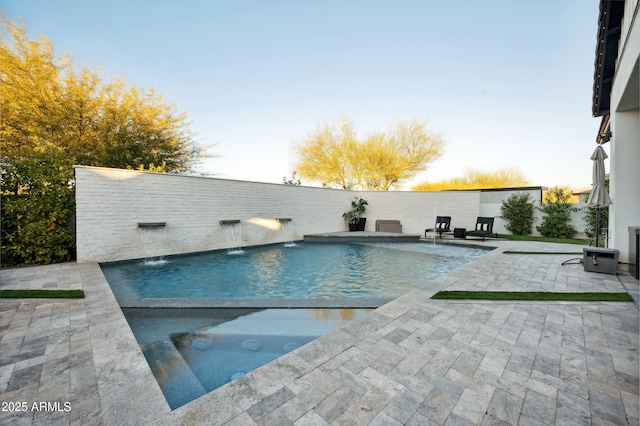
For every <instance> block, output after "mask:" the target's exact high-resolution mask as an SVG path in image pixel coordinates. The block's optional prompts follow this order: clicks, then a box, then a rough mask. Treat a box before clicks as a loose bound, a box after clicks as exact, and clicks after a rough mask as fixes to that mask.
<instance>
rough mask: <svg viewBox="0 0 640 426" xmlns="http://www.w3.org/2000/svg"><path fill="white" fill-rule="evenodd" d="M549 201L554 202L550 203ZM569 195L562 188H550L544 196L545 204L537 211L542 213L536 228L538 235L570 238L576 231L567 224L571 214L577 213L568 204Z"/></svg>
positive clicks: (575, 209)
mask: <svg viewBox="0 0 640 426" xmlns="http://www.w3.org/2000/svg"><path fill="white" fill-rule="evenodd" d="M551 200H554V201H553V202H551ZM568 201H569V195H567V194H566V193H565V192H563V190H562V188H557V187H556V188H551V189H549V191H547V193H546V194H545V203H544V204H541V205H540V206H539V207H538V209H539V210H540V211H541V212H542V213H543V217H542V223H541V224H540V225H539V226H536V229H537V230H538V232H540V234H542V235H543V236H545V237H551V238H571V237H573V236H574V235H575V234H577V233H578V231H576V230H575V228H574V227H573V226H571V225H570V224H569V222H570V221H571V212H574V211H578V209H577V208H575V207H573V206H572V205H571V204H569V203H568Z"/></svg>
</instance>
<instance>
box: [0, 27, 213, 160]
mask: <svg viewBox="0 0 640 426" xmlns="http://www.w3.org/2000/svg"><path fill="white" fill-rule="evenodd" d="M0 63H1V64H2V73H1V74H0V90H1V94H2V96H0V114H1V116H2V121H1V125H0V139H1V145H0V148H1V149H2V155H3V157H4V158H5V159H7V158H9V159H11V158H27V157H31V156H34V155H35V156H37V155H42V154H47V153H50V152H52V151H59V152H62V153H63V154H64V155H65V156H67V157H69V158H72V159H73V161H74V162H75V163H76V164H83V165H93V166H105V167H116V168H133V169H137V168H139V167H140V166H141V165H142V166H146V165H148V164H149V163H154V164H162V163H163V162H165V163H166V170H167V171H169V172H170V171H186V170H189V169H190V168H191V167H192V166H193V163H194V160H197V159H198V158H199V157H200V156H201V155H202V153H203V152H202V149H201V148H200V147H199V146H198V145H197V144H196V143H195V142H194V140H193V134H192V133H191V132H190V130H189V124H190V123H189V122H188V121H187V116H186V114H185V113H180V112H178V111H177V110H176V107H175V106H174V105H172V104H169V103H166V102H164V100H163V99H162V96H160V95H157V94H156V93H155V91H154V90H153V89H139V88H138V87H136V86H135V85H133V86H131V87H127V86H126V84H125V83H124V81H122V80H120V79H114V80H112V81H103V79H102V77H101V75H100V74H99V73H98V72H96V71H94V70H91V69H88V68H78V69H76V68H74V66H73V59H72V57H71V55H70V54H65V55H62V56H61V57H57V56H56V54H55V51H54V48H53V45H52V44H51V42H50V41H49V40H48V39H47V38H46V37H43V36H40V37H39V38H38V39H35V40H29V39H28V38H27V35H26V31H25V27H24V25H21V24H17V23H15V22H13V21H12V20H11V19H9V17H8V16H6V15H3V16H2V41H1V44H0Z"/></svg>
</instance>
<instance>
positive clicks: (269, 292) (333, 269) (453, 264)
mask: <svg viewBox="0 0 640 426" xmlns="http://www.w3.org/2000/svg"><path fill="white" fill-rule="evenodd" d="M485 252H486V250H485V249H482V248H477V249H476V248H469V247H456V246H451V245H442V244H428V243H377V244H342V243H331V244H323V243H299V244H297V245H295V246H290V245H288V246H284V245H270V246H261V247H253V248H248V249H244V250H243V251H242V253H241V254H229V253H227V252H225V251H218V252H211V253H206V254H198V255H185V256H176V257H170V258H167V259H166V260H164V261H160V262H157V261H156V262H148V261H147V262H145V261H141V260H135V261H129V262H117V263H110V264H102V265H101V267H102V270H103V272H104V275H105V277H106V278H107V281H108V282H109V284H110V285H111V288H112V289H113V292H114V294H115V295H116V297H117V298H118V299H119V300H120V299H128V300H132V299H158V298H219V299H226V298H231V299H234V298H235V299H242V298H251V299H271V298H280V299H281V298H289V299H308V298H325V299H330V298H349V297H368V298H395V297H398V296H401V295H402V294H405V293H407V292H409V291H411V290H413V289H415V288H416V287H418V286H420V285H421V284H423V283H425V282H427V281H428V280H430V279H433V278H435V277H437V276H439V275H442V274H445V273H447V272H449V271H451V270H453V269H455V268H457V267H459V266H460V265H462V264H464V263H467V262H468V261H470V260H471V259H473V258H474V257H476V256H478V255H480V254H482V253H485ZM236 253H237V252H236Z"/></svg>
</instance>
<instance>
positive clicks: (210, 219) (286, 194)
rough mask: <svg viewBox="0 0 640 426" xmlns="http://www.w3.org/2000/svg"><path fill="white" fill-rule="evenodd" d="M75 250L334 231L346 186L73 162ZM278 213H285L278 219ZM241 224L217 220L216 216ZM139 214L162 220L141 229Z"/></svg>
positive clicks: (191, 248) (102, 254)
mask: <svg viewBox="0 0 640 426" xmlns="http://www.w3.org/2000/svg"><path fill="white" fill-rule="evenodd" d="M76 185H77V188H76V191H77V192H76V200H77V208H76V209H77V213H76V226H77V231H76V235H77V255H78V261H80V262H95V261H97V262H104V261H114V260H122V259H134V258H145V257H154V256H160V255H170V254H178V253H189V252H198V251H207V250H214V249H223V248H231V247H238V246H250V245H257V244H267V243H274V242H281V241H288V240H295V239H301V238H302V236H303V234H308V233H318V232H326V231H339V230H342V229H343V228H344V227H345V225H344V222H343V220H342V213H343V211H344V210H346V208H345V206H348V205H349V203H350V200H351V197H352V194H350V193H348V192H345V191H339V190H331V189H323V188H308V187H296V186H289V185H275V184H262V183H253V182H241V181H230V180H221V179H211V178H202V177H191V176H178V175H170V174H160V173H145V172H137V171H129V170H116V169H103V168H91V167H77V168H76ZM276 218H291V219H292V221H291V226H289V225H286V226H282V227H281V226H280V224H279V223H278V222H277V221H275V219H276ZM229 219H239V220H241V223H240V224H235V225H221V224H220V223H219V222H220V220H229ZM139 222H166V226H165V227H164V228H154V229H142V228H138V223H139Z"/></svg>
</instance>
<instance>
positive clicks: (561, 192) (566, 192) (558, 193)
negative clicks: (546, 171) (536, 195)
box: [542, 186, 580, 204]
mask: <svg viewBox="0 0 640 426" xmlns="http://www.w3.org/2000/svg"><path fill="white" fill-rule="evenodd" d="M542 200H543V201H544V202H546V203H555V202H556V201H558V200H562V201H561V202H564V203H569V204H575V203H579V202H580V197H579V196H578V195H573V191H572V190H571V188H569V187H566V186H554V187H553V188H549V189H548V190H546V191H544V192H543V193H542Z"/></svg>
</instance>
